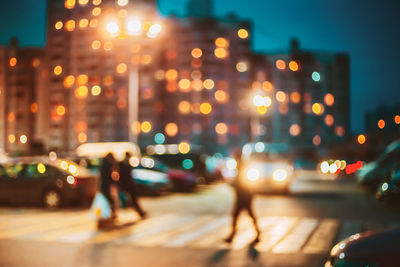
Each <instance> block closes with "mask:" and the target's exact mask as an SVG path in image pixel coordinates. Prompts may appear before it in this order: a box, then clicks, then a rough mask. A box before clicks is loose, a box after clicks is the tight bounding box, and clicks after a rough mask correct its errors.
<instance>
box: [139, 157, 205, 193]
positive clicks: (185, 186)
mask: <svg viewBox="0 0 400 267" xmlns="http://www.w3.org/2000/svg"><path fill="white" fill-rule="evenodd" d="M137 168H139V169H148V170H153V171H158V172H163V173H165V174H167V177H168V179H169V180H170V181H171V183H172V185H173V189H174V190H176V191H191V190H193V189H194V188H195V187H196V185H197V183H198V175H197V174H196V173H194V172H190V171H187V170H183V169H180V168H171V167H169V166H167V165H166V164H165V163H164V162H162V161H161V160H158V159H155V158H152V157H142V159H141V161H140V163H139V165H138V166H137Z"/></svg>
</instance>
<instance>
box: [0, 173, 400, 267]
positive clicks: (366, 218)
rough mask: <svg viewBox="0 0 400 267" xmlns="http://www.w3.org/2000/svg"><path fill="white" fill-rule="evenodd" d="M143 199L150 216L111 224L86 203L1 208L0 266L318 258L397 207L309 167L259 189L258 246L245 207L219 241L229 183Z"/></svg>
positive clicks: (286, 262) (398, 219)
mask: <svg viewBox="0 0 400 267" xmlns="http://www.w3.org/2000/svg"><path fill="white" fill-rule="evenodd" d="M325 178H326V177H325ZM328 178H329V177H328ZM141 203H142V204H143V207H144V208H145V209H146V210H147V211H148V213H149V217H148V219H146V220H142V221H140V220H138V217H137V215H136V214H135V213H134V212H133V211H132V210H131V209H129V208H128V209H121V210H120V211H119V226H118V227H116V228H115V229H112V230H109V231H97V230H96V228H95V224H94V221H93V219H92V217H91V213H90V211H89V210H88V209H82V208H79V209H76V208H74V209H62V210H58V211H47V210H44V209H38V208H21V207H5V206H3V207H0V266H44V267H46V266H113V267H114V266H115V267H116V266H268V267H274V266H282V267H283V266H285V267H290V266H305V267H312V266H323V265H324V262H325V260H326V258H327V255H328V254H329V251H330V249H331V247H332V245H333V244H334V243H336V242H337V241H340V240H341V239H343V238H344V237H346V236H348V235H351V234H354V233H357V232H360V231H365V230H371V229H378V228H387V227H396V226H399V225H400V213H399V209H398V208H390V207H384V206H381V205H380V204H379V203H377V202H376V201H375V199H374V198H373V197H372V196H371V195H370V194H368V193H366V192H364V191H363V190H362V189H361V188H359V186H358V185H357V184H356V183H355V182H354V181H353V180H346V179H342V180H333V181H332V180H322V179H321V177H318V176H317V175H316V174H315V173H302V174H301V175H300V176H299V179H298V180H297V181H296V182H294V183H293V185H292V188H291V194H290V195H285V196H282V195H262V196H257V197H256V199H255V202H254V208H255V211H256V213H257V216H258V218H259V226H260V227H261V228H262V235H261V242H260V243H258V244H257V245H256V246H254V247H252V246H249V244H250V243H251V241H252V239H253V238H254V236H255V232H254V230H253V229H252V225H251V222H250V220H249V219H248V217H247V216H246V214H243V215H242V216H241V217H240V222H239V231H238V234H237V236H236V238H235V240H234V242H233V243H232V244H231V245H226V244H224V243H223V242H222V239H223V238H224V237H226V236H227V234H228V233H229V223H230V217H229V215H230V212H231V209H232V203H233V192H232V190H231V188H230V187H229V186H228V185H226V184H216V185H211V186H202V187H201V188H200V189H199V191H198V192H195V193H190V194H171V195H167V196H163V197H157V198H143V199H142V200H141Z"/></svg>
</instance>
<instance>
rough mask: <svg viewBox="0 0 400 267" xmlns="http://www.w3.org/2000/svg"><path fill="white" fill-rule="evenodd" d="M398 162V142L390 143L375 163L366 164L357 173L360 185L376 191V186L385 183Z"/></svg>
mask: <svg viewBox="0 0 400 267" xmlns="http://www.w3.org/2000/svg"><path fill="white" fill-rule="evenodd" d="M399 162H400V141H399V140H397V141H395V142H393V143H391V144H390V145H389V146H388V147H387V148H386V150H385V151H384V152H383V153H382V154H381V155H380V156H379V158H378V159H377V160H376V161H373V162H370V163H368V164H366V165H365V166H364V167H363V168H361V169H360V170H359V171H358V172H357V173H356V176H357V179H358V181H359V183H360V184H362V185H364V186H366V187H368V188H370V189H373V190H374V191H375V190H376V188H377V186H378V185H379V184H380V183H382V182H385V181H386V180H387V179H388V178H389V177H390V174H391V172H392V171H393V169H394V168H395V167H396V165H398V163H399Z"/></svg>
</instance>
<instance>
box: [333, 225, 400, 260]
mask: <svg viewBox="0 0 400 267" xmlns="http://www.w3.org/2000/svg"><path fill="white" fill-rule="evenodd" d="M399 244H400V228H396V229H390V230H380V231H369V232H365V233H359V234H355V235H352V236H350V237H348V238H347V239H345V240H343V241H341V242H340V243H338V244H337V245H335V246H334V247H333V248H332V250H331V253H330V257H329V260H328V261H327V262H326V263H325V267H365V266H369V267H397V266H399V265H400V264H399V262H400V261H399V255H400V246H399Z"/></svg>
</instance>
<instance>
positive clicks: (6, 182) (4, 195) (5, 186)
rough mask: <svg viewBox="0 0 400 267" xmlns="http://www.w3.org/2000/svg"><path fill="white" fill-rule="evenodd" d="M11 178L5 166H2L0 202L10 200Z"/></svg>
mask: <svg viewBox="0 0 400 267" xmlns="http://www.w3.org/2000/svg"><path fill="white" fill-rule="evenodd" d="M10 179H11V178H10V177H8V176H7V173H6V170H5V167H4V166H0V201H1V202H4V201H7V200H8V199H9V197H10V196H9V194H10V183H11V180H10Z"/></svg>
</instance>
